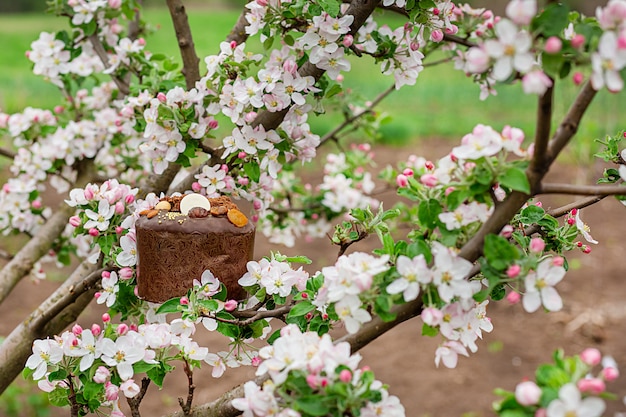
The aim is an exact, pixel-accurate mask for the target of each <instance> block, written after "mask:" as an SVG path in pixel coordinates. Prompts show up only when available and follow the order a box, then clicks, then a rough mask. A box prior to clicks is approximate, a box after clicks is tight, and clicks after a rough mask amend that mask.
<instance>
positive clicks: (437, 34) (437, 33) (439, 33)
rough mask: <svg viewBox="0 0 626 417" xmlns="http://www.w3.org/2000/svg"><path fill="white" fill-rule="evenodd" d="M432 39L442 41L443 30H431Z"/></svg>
mask: <svg viewBox="0 0 626 417" xmlns="http://www.w3.org/2000/svg"><path fill="white" fill-rule="evenodd" d="M430 40H431V41H433V42H441V41H442V40H443V32H442V31H441V30H439V29H435V30H433V31H432V32H430Z"/></svg>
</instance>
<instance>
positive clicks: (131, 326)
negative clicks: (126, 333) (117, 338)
mask: <svg viewBox="0 0 626 417" xmlns="http://www.w3.org/2000/svg"><path fill="white" fill-rule="evenodd" d="M128 328H129V329H130V330H132V331H133V332H136V331H137V329H138V327H137V325H136V324H135V323H132V324H131V325H130V326H128Z"/></svg>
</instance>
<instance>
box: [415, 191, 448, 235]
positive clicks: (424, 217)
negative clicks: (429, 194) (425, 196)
mask: <svg viewBox="0 0 626 417" xmlns="http://www.w3.org/2000/svg"><path fill="white" fill-rule="evenodd" d="M441 211H442V209H441V204H440V203H439V201H438V200H435V199H434V198H431V199H430V200H428V201H422V202H421V203H420V205H419V207H418V209H417V218H418V219H419V221H420V223H421V224H422V225H423V226H424V227H427V228H429V229H434V228H435V227H436V226H437V222H438V221H439V214H440V213H441Z"/></svg>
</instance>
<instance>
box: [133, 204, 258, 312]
mask: <svg viewBox="0 0 626 417" xmlns="http://www.w3.org/2000/svg"><path fill="white" fill-rule="evenodd" d="M135 228H136V231H137V291H138V294H139V297H141V298H143V299H145V300H148V301H152V302H156V303H162V302H164V301H166V300H169V299H170V298H173V297H180V296H183V295H185V294H186V293H187V290H188V289H189V288H191V287H192V286H193V280H194V279H197V280H198V281H200V277H201V276H202V273H203V272H204V271H205V270H207V269H209V270H211V272H212V273H213V275H214V276H215V277H216V278H218V279H219V280H220V281H221V282H222V283H224V285H225V286H226V288H227V290H228V298H229V299H235V300H240V299H243V298H244V297H245V291H244V290H243V288H241V286H239V284H238V283H237V281H238V280H239V278H241V276H242V275H243V274H245V273H246V272H247V269H246V263H247V262H248V261H249V260H251V259H252V255H253V250H254V232H255V228H254V225H252V223H250V222H248V219H247V218H246V216H245V215H244V214H243V213H242V212H241V211H239V209H238V208H237V205H236V204H235V203H233V202H232V201H231V200H230V198H228V197H225V196H222V197H218V198H206V197H204V196H202V195H200V194H188V195H185V196H177V197H165V198H162V199H161V201H160V202H159V203H158V204H157V205H156V206H155V207H154V208H153V209H150V210H144V211H142V212H141V213H140V217H139V219H138V220H137V222H136V223H135Z"/></svg>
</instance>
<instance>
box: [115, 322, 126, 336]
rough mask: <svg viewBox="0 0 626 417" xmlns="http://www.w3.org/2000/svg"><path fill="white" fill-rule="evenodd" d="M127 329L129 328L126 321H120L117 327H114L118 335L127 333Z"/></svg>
mask: <svg viewBox="0 0 626 417" xmlns="http://www.w3.org/2000/svg"><path fill="white" fill-rule="evenodd" d="M128 330H129V328H128V325H127V324H126V323H120V324H119V325H118V326H117V329H116V331H117V334H119V335H120V336H123V335H125V334H126V333H128Z"/></svg>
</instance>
